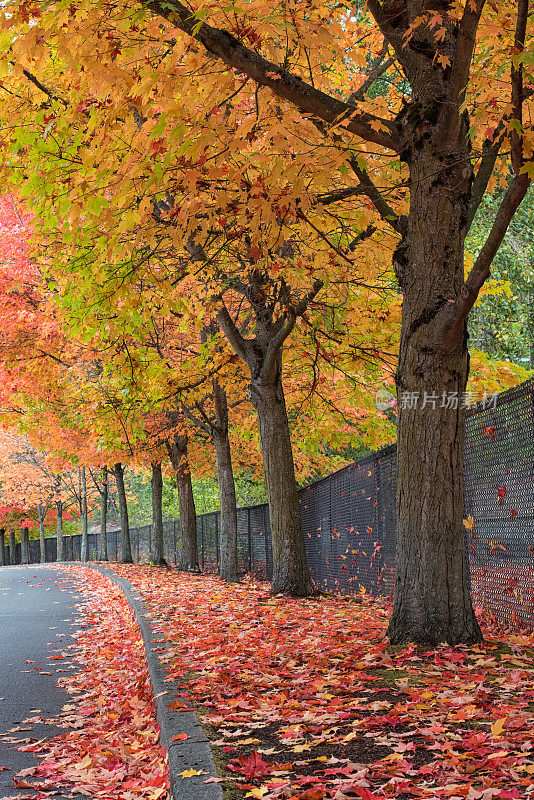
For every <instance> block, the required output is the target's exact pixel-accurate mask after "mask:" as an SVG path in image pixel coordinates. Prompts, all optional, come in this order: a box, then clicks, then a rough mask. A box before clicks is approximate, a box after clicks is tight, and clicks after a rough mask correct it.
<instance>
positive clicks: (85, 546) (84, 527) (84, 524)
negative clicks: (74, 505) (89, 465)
mask: <svg viewBox="0 0 534 800" xmlns="http://www.w3.org/2000/svg"><path fill="white" fill-rule="evenodd" d="M81 478H82V481H81V482H82V542H81V553H80V561H87V552H88V545H89V540H88V534H87V480H86V477H85V467H82V468H81Z"/></svg>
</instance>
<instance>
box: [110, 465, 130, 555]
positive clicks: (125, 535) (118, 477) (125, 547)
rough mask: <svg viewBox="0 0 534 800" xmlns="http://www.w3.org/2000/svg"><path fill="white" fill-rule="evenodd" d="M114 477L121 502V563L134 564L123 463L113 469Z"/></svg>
mask: <svg viewBox="0 0 534 800" xmlns="http://www.w3.org/2000/svg"><path fill="white" fill-rule="evenodd" d="M113 475H114V477H115V484H116V486H117V497H118V500H119V513H120V524H121V546H120V557H119V561H122V563H123V564H132V563H133V557H132V546H131V544H130V524H129V521H128V502H127V499H126V491H125V488H124V468H123V466H122V464H121V463H119V462H118V463H117V464H115V466H114V467H113Z"/></svg>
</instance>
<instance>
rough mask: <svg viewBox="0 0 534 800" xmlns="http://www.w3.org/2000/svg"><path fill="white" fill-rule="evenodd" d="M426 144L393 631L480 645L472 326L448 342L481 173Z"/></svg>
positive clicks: (411, 267) (419, 185)
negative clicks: (471, 488)
mask: <svg viewBox="0 0 534 800" xmlns="http://www.w3.org/2000/svg"><path fill="white" fill-rule="evenodd" d="M466 138H467V137H466V131H465V130H464V131H463V135H462V137H461V139H462V141H465V140H466ZM429 141H431V140H429ZM419 144H420V146H419V148H418V147H414V148H413V150H412V151H411V155H410V156H409V165H410V174H411V185H412V195H411V207H410V215H409V219H408V225H407V232H406V234H405V236H404V239H403V241H402V243H401V245H400V246H399V248H397V251H396V258H395V269H396V273H397V277H398V279H399V284H400V286H401V289H402V293H403V307H402V330H401V344H400V355H399V364H398V369H397V375H396V381H397V398H398V407H399V412H400V413H399V421H398V445H397V458H398V489H397V553H396V572H395V599H394V608H393V615H392V617H391V620H390V623H389V627H388V631H387V635H388V636H389V637H390V639H391V642H392V643H393V644H396V643H407V642H420V643H427V644H438V643H440V642H449V643H451V644H458V643H473V642H477V641H479V640H480V639H481V638H482V637H481V632H480V628H479V626H478V623H477V621H476V618H475V615H474V612H473V608H472V603H471V597H470V585H469V574H468V563H467V558H466V546H465V538H464V534H465V529H464V526H463V518H464V498H463V462H464V436H465V408H464V407H463V405H464V402H465V394H464V393H465V388H466V383H467V376H468V371H469V356H468V351H467V331H466V327H465V326H464V333H463V336H461V337H460V341H459V342H457V343H456V344H455V345H454V346H450V347H449V346H448V345H447V343H446V342H445V341H443V338H442V337H443V334H442V332H443V331H444V330H445V329H444V327H443V320H444V319H445V318H446V316H445V315H447V312H448V308H449V299H451V298H455V297H457V295H458V294H459V292H460V289H461V287H462V284H463V281H464V238H465V232H466V220H467V208H468V202H469V196H470V185H471V175H472V169H471V166H470V161H469V153H468V150H467V146H466V145H464V144H463V145H462V146H459V147H458V149H457V150H455V151H454V152H453V153H451V154H450V155H449V156H448V157H445V156H443V155H442V154H441V153H440V152H439V149H438V150H436V151H435V152H434V150H433V148H432V145H431V144H428V143H427V144H424V143H423V142H422V141H421V142H420V143H419ZM456 400H457V403H456V402H455V401H456ZM455 405H457V407H454V406H455ZM411 406H413V407H411ZM434 406H435V407H434ZM447 406H453V407H447Z"/></svg>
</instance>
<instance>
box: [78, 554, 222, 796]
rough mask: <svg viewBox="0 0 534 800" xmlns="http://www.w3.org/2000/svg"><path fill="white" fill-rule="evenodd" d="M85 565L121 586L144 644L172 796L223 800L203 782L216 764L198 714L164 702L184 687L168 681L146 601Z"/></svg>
mask: <svg viewBox="0 0 534 800" xmlns="http://www.w3.org/2000/svg"><path fill="white" fill-rule="evenodd" d="M83 566H84V567H90V568H91V569H94V570H97V571H98V572H100V573H101V574H102V575H105V576H106V578H109V579H110V580H111V581H112V582H113V583H114V584H116V585H117V586H119V587H120V589H122V591H123V593H124V595H125V597H126V599H127V601H128V603H129V605H130V608H131V609H132V611H133V613H134V615H135V619H136V621H137V625H138V626H139V630H140V632H141V636H142V637H143V642H144V644H145V653H146V660H147V665H148V671H149V673H150V680H151V681H152V689H153V692H154V697H155V698H156V711H157V720H158V724H159V727H160V731H161V743H162V744H163V746H164V747H165V749H166V750H167V752H168V754H169V780H170V784H171V789H170V795H171V798H172V800H222V799H223V791H222V789H221V787H220V785H219V784H217V783H207V784H206V783H204V781H205V780H206V779H207V778H209V777H217V768H216V767H215V762H214V760H213V753H212V751H211V747H210V743H209V740H208V738H207V737H206V734H205V733H204V731H203V730H202V726H201V725H200V722H199V720H198V717H197V715H196V714H195V712H194V711H193V710H192V709H191V711H171V709H169V708H167V705H168V704H169V703H170V702H171V701H172V700H174V699H175V696H176V694H177V693H178V692H180V691H182V689H183V687H182V685H181V684H180V683H178V682H176V681H169V678H168V672H167V669H166V667H165V666H164V664H162V663H161V660H160V658H159V652H158V651H160V652H161V649H162V645H161V644H160V643H159V642H158V643H157V644H155V643H154V642H153V637H154V632H153V631H152V629H151V627H150V622H149V620H148V619H147V616H146V612H147V606H146V603H144V601H143V600H142V598H141V596H140V595H139V593H138V592H137V591H136V590H135V589H134V588H133V586H132V584H131V583H130V582H129V581H127V580H125V579H124V578H119V577H118V576H117V575H115V573H114V572H112V571H111V570H110V569H108V568H107V567H104V566H101V565H99V564H90V563H84V564H83ZM180 733H187V735H188V737H189V738H188V739H186V740H185V741H175V742H173V741H172V738H173V737H174V736H177V735H178V734H180ZM187 769H196V770H202V772H203V774H202V775H194V776H193V777H192V778H182V776H181V775H180V774H179V773H180V772H183V771H184V770H187Z"/></svg>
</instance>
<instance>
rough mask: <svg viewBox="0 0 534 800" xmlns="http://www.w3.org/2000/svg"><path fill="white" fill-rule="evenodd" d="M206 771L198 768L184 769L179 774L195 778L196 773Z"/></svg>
mask: <svg viewBox="0 0 534 800" xmlns="http://www.w3.org/2000/svg"><path fill="white" fill-rule="evenodd" d="M204 774H205V773H204V772H203V771H202V770H198V769H193V768H191V769H184V770H183V771H182V772H179V773H178V775H181V776H182V778H194V777H195V775H204Z"/></svg>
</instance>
